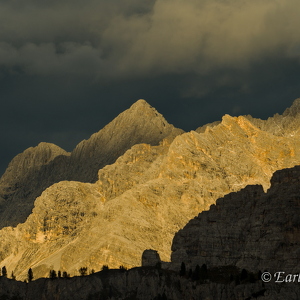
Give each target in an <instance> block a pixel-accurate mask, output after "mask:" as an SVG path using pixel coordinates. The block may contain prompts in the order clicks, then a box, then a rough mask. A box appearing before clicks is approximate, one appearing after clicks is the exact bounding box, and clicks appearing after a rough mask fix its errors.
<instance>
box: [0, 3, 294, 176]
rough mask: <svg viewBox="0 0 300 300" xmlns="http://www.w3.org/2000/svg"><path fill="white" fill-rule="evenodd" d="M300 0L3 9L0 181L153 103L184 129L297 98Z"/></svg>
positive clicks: (259, 112) (267, 111)
mask: <svg viewBox="0 0 300 300" xmlns="http://www.w3.org/2000/svg"><path fill="white" fill-rule="evenodd" d="M299 15H300V1H299V0H251V1H246V0H156V1H155V0H143V1H141V0H126V1H124V0H84V1H83V0H72V1H71V0H0V101H1V120H0V128H1V131H0V134H1V136H0V141H1V158H0V175H1V174H2V173H3V172H4V169H5V168H6V167H7V164H8V163H9V161H10V160H11V159H12V158H13V157H14V156H15V155H17V154H18V153H20V152H22V151H24V150H25V149H26V148H28V147H30V146H36V145H37V144H38V143H39V142H41V141H44V142H51V143H55V144H57V145H59V146H60V147H62V148H64V149H65V150H67V151H71V150H72V149H73V148H74V147H75V145H76V144H77V143H78V142H80V141H81V140H82V139H84V138H88V137H89V136H90V135H91V134H92V133H94V132H96V131H98V130H100V129H101V128H102V127H103V126H104V125H106V124H107V123H108V122H109V121H111V120H112V119H113V118H114V117H116V116H117V115H118V114H119V113H120V112H122V111H123V110H125V109H127V108H128V107H129V106H130V105H131V104H132V103H134V102H135V101H136V100H138V99H145V100H146V101H148V103H150V104H151V105H152V106H154V107H155V108H156V109H157V110H158V111H159V112H160V113H162V114H163V115H164V116H165V118H166V119H167V120H168V121H169V123H172V124H174V125H175V126H176V127H180V128H182V129H184V130H191V129H195V128H197V127H199V126H201V125H204V124H205V123H208V122H212V121H216V120H220V119H221V117H222V115H224V114H230V115H240V114H251V115H252V116H254V117H260V118H267V117H269V116H272V115H273V114H274V113H276V112H278V113H282V112H283V110H284V109H285V108H286V107H288V106H290V105H291V104H292V102H293V100H294V99H296V98H298V97H300V85H299V78H300V18H299Z"/></svg>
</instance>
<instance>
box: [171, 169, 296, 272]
mask: <svg viewBox="0 0 300 300" xmlns="http://www.w3.org/2000/svg"><path fill="white" fill-rule="evenodd" d="M299 184H300V166H297V167H294V168H291V169H284V170H280V171H277V172H275V173H274V175H273V177H272V179H271V187H270V189H269V190H268V191H267V192H266V193H265V192H264V191H263V188H262V186H259V185H256V186H247V187H246V188H244V189H243V190H241V191H239V192H236V193H230V194H228V195H226V196H225V197H223V198H220V199H218V200H217V202H216V204H215V205H214V204H213V205H212V206H211V207H210V209H209V210H208V211H204V212H202V213H200V214H199V215H198V216H197V217H195V218H194V219H193V220H191V221H190V222H189V223H188V224H187V225H186V226H185V227H184V228H183V229H182V230H179V232H178V233H176V235H175V237H174V240H173V244H172V251H173V252H172V265H173V268H175V269H176V268H178V267H179V266H180V264H181V263H182V262H184V263H185V264H186V265H187V268H190V267H194V266H196V265H197V264H198V265H202V264H206V265H207V266H208V267H217V266H225V265H233V266H237V267H239V268H241V269H242V268H245V269H247V270H250V271H254V272H257V271H258V270H261V271H263V270H268V271H269V272H271V273H272V274H274V273H275V272H279V271H282V272H285V273H286V274H293V273H295V274H298V272H299V270H300V251H299V246H300V218H299V215H300V197H299V196H300V188H299Z"/></svg>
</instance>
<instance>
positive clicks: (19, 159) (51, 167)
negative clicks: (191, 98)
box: [0, 100, 183, 228]
mask: <svg viewBox="0 0 300 300" xmlns="http://www.w3.org/2000/svg"><path fill="white" fill-rule="evenodd" d="M181 133H183V130H181V129H177V128H175V127H174V126H173V125H171V124H169V123H168V122H167V121H166V120H165V119H164V117H163V116H162V115H161V114H160V113H158V112H157V111H156V110H155V108H153V107H151V106H150V105H149V104H148V103H147V102H146V101H145V100H138V101H137V102H136V103H134V104H133V105H132V106H131V107H130V108H129V109H127V110H126V111H124V112H123V113H121V114H120V115H119V116H117V117H116V118H115V119H114V120H113V121H112V122H110V123H109V124H108V125H106V126H105V127H104V128H103V129H102V130H100V131H99V132H97V133H95V134H93V135H92V136H91V137H90V138H89V139H88V140H84V141H82V142H80V143H79V144H78V145H77V147H76V148H75V149H74V150H73V151H72V152H71V153H68V152H66V151H65V150H63V149H61V148H59V147H58V146H56V145H54V144H50V143H40V144H39V145H38V146H37V147H31V148H29V149H27V150H25V151H24V152H23V153H21V154H19V155H17V156H16V157H15V158H14V159H13V160H12V161H11V163H10V164H9V166H8V168H7V170H6V172H5V173H4V175H3V176H2V177H1V179H0V228H2V227H4V226H16V225H17V224H18V223H21V222H24V221H25V220H26V218H27V217H28V216H29V214H30V213H31V210H32V209H33V205H34V201H35V199H36V198H37V197H38V196H40V195H41V193H42V192H43V191H44V190H45V189H46V188H47V187H49V186H51V185H52V184H54V183H57V182H59V181H62V180H69V181H70V180H76V181H81V182H95V181H97V173H98V170H99V169H101V168H103V167H104V166H106V165H107V164H112V163H114V162H115V161H116V159H117V158H118V157H119V156H120V155H122V154H124V152H125V151H126V150H128V149H130V148H131V147H132V146H133V145H135V144H139V143H146V144H149V145H158V144H159V143H160V142H161V141H162V140H163V139H170V140H172V139H173V138H174V137H175V136H176V135H178V134H181Z"/></svg>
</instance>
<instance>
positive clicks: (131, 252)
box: [0, 100, 300, 278]
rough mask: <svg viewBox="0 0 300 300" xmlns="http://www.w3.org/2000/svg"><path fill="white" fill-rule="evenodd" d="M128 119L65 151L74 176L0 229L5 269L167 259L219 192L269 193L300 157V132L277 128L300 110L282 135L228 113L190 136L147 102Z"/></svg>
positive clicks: (73, 268)
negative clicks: (253, 188)
mask: <svg viewBox="0 0 300 300" xmlns="http://www.w3.org/2000/svg"><path fill="white" fill-rule="evenodd" d="M292 107H293V106H292ZM290 110H292V108H291V109H290ZM120 116H121V117H120ZM120 116H118V117H117V118H116V119H115V120H114V121H113V122H112V123H110V124H109V125H107V126H106V127H105V128H104V129H102V130H101V131H100V132H99V133H97V134H95V135H93V136H92V137H91V138H90V139H89V140H87V141H84V142H82V143H80V144H79V145H78V146H77V147H76V149H75V150H74V151H73V152H72V154H67V153H65V152H62V154H59V155H58V156H57V157H59V158H57V159H62V161H65V160H66V161H67V163H66V164H62V166H63V167H62V168H63V170H64V171H62V173H61V174H71V173H72V176H71V175H70V176H71V177H69V179H68V180H63V179H64V178H63V176H61V177H60V178H61V179H60V180H58V181H57V182H56V183H54V184H52V185H50V186H49V187H45V189H44V190H43V192H42V193H41V195H40V196H39V197H37V198H36V200H35V202H34V208H33V210H32V213H31V214H30V215H29V216H28V218H27V220H26V221H25V222H24V223H22V224H19V225H18V226H16V227H13V228H12V227H9V228H5V229H3V230H1V231H0V237H1V241H3V243H1V246H0V248H1V249H0V250H1V252H0V254H1V263H0V265H1V266H3V265H6V267H7V268H8V269H9V271H12V270H14V271H15V275H17V277H19V278H24V277H26V275H27V270H28V269H29V268H30V267H31V268H32V269H33V271H34V274H35V276H37V277H40V276H47V275H48V274H49V269H55V270H59V269H60V270H61V271H67V272H68V273H70V274H71V275H78V269H79V268H80V267H83V266H86V267H88V268H89V269H95V270H99V269H101V267H102V265H109V266H110V267H117V268H118V267H119V266H120V265H123V266H125V267H131V266H138V265H140V264H141V256H142V253H143V251H144V250H145V249H155V250H157V251H158V253H159V255H160V258H161V260H162V261H169V260H170V254H171V243H172V240H173V237H174V234H175V233H176V232H177V231H178V230H180V229H181V228H183V227H184V226H185V224H186V223H187V222H188V221H189V220H190V219H192V218H194V217H195V216H197V215H198V214H199V212H201V211H203V210H207V209H209V207H210V205H211V204H213V203H215V201H216V199H218V198H220V197H223V196H224V195H226V194H228V193H230V192H236V191H239V190H240V189H242V188H244V187H245V186H247V185H249V184H250V185H255V184H260V185H262V188H261V189H263V190H264V191H266V190H267V189H268V188H269V187H270V178H271V176H272V174H273V173H274V172H275V171H276V170H278V169H282V168H287V167H292V166H295V165H297V164H300V139H299V135H298V133H296V131H293V132H294V133H293V134H291V133H289V134H280V135H279V134H277V131H276V130H275V128H277V127H278V126H283V125H281V124H283V123H284V122H285V120H286V118H290V120H292V121H289V124H292V123H293V122H294V123H293V124H296V123H297V122H296V120H297V119H298V114H297V113H296V114H292V113H289V114H288V115H287V116H284V117H280V118H279V119H280V120H281V121H280V122H281V123H278V122H277V121H276V126H274V127H273V128H274V132H275V131H276V133H272V126H271V125H268V128H267V129H268V130H264V128H263V126H262V125H261V124H264V123H263V122H264V121H262V120H259V121H257V123H259V124H260V126H259V127H258V125H255V120H256V119H251V118H250V117H249V116H248V117H243V116H240V117H231V116H228V115H226V116H224V117H223V119H222V121H221V122H219V123H218V122H217V123H214V124H210V125H208V126H204V127H202V128H199V129H197V130H196V131H191V132H188V133H184V132H183V131H181V130H180V129H176V128H174V127H173V126H172V125H169V124H168V123H167V122H166V121H165V120H164V119H163V117H162V116H161V115H160V114H159V113H157V112H156V110H155V109H154V108H152V107H151V106H149V105H148V104H147V103H146V102H145V101H144V100H140V101H138V102H137V103H136V104H134V105H133V106H132V107H131V108H130V109H129V110H128V111H125V112H124V113H123V114H121V115H120ZM124 116H125V117H126V118H125V117H124ZM129 116H130V117H129ZM276 118H278V117H276ZM269 120H271V119H269ZM293 120H294V121H293ZM268 122H269V123H268V124H271V123H272V122H271V121H268ZM111 124H112V125H111ZM130 124H131V125H130ZM293 126H296V125H293ZM164 128H165V129H164ZM293 128H294V127H293ZM117 129H118V130H117ZM122 130H123V131H122ZM293 130H294V129H293ZM120 132H122V134H121V133H120ZM161 132H162V133H161ZM135 135H137V136H138V137H136V136H135ZM99 136H101V138H100V137H99ZM104 137H107V139H106V140H105V141H106V142H101V141H103V139H104ZM114 137H116V138H114ZM111 139H112V140H111ZM118 140H120V145H122V146H119V145H118ZM125 146H126V147H125ZM107 149H111V151H112V152H111V153H112V154H111V155H112V156H111V157H115V158H114V159H112V161H111V164H106V165H105V166H103V164H105V162H104V161H101V164H100V165H99V161H100V160H101V159H102V158H101V157H102V156H101V155H100V154H99V153H100V152H101V151H102V152H101V153H104V152H105V151H106V152H105V153H106V154H105V155H104V154H103V157H108V158H109V159H111V157H110V154H108V153H109V151H108V150H107ZM122 149H123V150H122ZM62 151H63V150H62ZM107 151H108V152H107ZM122 151H123V152H122ZM121 154H122V155H121ZM116 156H117V157H116ZM55 160H56V159H55V158H54V159H53V161H55ZM76 161H77V162H78V163H75V162H76ZM85 161H86V164H85V163H84V162H85ZM105 161H106V162H107V161H109V160H105ZM71 162H72V163H71ZM93 162H94V164H93ZM51 164H52V163H51V162H50V164H49V165H51ZM53 164H54V162H53ZM66 166H67V167H66ZM84 166H86V167H84ZM83 168H85V169H83ZM49 170H50V169H49ZM91 170H93V171H91ZM95 170H97V172H96V174H97V180H96V181H95V182H91V183H88V182H80V181H88V180H84V179H83V177H84V176H86V177H85V178H89V179H90V180H92V178H94V176H95V175H90V174H94V172H95ZM47 172H48V171H47ZM68 172H69V173H68ZM70 172H71V173H70ZM22 174H23V173H22ZM22 174H21V175H22ZM37 174H39V176H40V174H41V173H39V172H38V173H37ZM47 174H48V173H47ZM51 174H52V175H51V176H54V175H53V174H56V173H55V172H54V173H51ZM21 175H20V176H21ZM5 176H6V175H5ZM68 176H69V175H68ZM77 176H78V177H77ZM21 177H22V176H21ZM53 178H54V177H53ZM71 178H72V179H73V180H75V179H76V180H77V181H71V180H70V179H71ZM27 180H29V179H28V178H27ZM40 180H41V182H42V181H43V177H42V175H41V177H40ZM2 182H3V181H2ZM28 186H30V185H29V184H28ZM24 189H25V190H26V188H24ZM17 190H18V189H17ZM3 205H4V206H3V207H5V209H6V210H7V211H10V209H11V211H14V213H16V214H17V215H18V211H17V210H14V209H15V207H11V208H9V206H8V205H7V202H6V204H3ZM5 205H6V206H5ZM31 205H32V204H31ZM11 214H12V213H11Z"/></svg>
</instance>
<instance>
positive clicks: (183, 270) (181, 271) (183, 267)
mask: <svg viewBox="0 0 300 300" xmlns="http://www.w3.org/2000/svg"><path fill="white" fill-rule="evenodd" d="M185 273H186V269H185V263H184V262H182V263H181V267H180V272H179V275H180V276H184V275H185Z"/></svg>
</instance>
